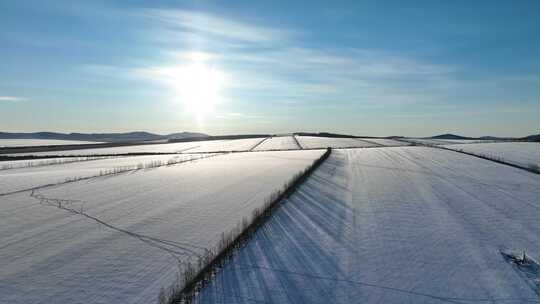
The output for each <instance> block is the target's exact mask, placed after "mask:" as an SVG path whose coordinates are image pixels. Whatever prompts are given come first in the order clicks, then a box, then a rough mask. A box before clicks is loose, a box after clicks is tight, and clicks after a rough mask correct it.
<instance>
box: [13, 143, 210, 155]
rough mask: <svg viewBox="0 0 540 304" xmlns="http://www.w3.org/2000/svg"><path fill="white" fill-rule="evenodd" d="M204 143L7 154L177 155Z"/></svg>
mask: <svg viewBox="0 0 540 304" xmlns="http://www.w3.org/2000/svg"><path fill="white" fill-rule="evenodd" d="M204 143H205V141H190V142H178V143H166V144H146V145H134V146H120V147H110V148H91V149H76V150H62V151H47V152H23V153H13V154H8V155H11V156H21V155H35V156H51V155H53V156H54V155H62V156H91V155H114V154H128V153H179V152H183V151H187V150H190V149H193V148H197V147H200V146H202V145H204Z"/></svg>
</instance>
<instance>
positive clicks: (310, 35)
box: [0, 0, 540, 136]
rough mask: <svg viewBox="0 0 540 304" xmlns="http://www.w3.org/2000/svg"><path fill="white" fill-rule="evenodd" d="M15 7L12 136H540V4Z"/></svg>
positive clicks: (4, 6) (0, 94) (5, 38)
mask: <svg viewBox="0 0 540 304" xmlns="http://www.w3.org/2000/svg"><path fill="white" fill-rule="evenodd" d="M290 2H291V1H0V45H2V47H1V48H0V58H2V60H0V71H1V73H0V131H27V132H30V131H43V130H47V131H63V132H111V131H117V132H123V131H133V130H147V131H151V132H157V133H169V132H177V131H201V132H207V133H210V134H232V133H253V132H264V133H268V132H270V133H281V132H291V131H332V132H341V133H350V134H359V135H380V136H385V135H406V136H427V135H433V134H438V133H446V132H452V133H459V134H464V135H470V136H479V135H486V134H490V135H499V136H523V135H528V134H533V133H540V89H539V88H540V56H539V55H538V54H540V22H538V20H540V2H539V1H436V0H432V1H407V2H406V1H309V2H308V1H306V2H300V1H296V2H294V3H290Z"/></svg>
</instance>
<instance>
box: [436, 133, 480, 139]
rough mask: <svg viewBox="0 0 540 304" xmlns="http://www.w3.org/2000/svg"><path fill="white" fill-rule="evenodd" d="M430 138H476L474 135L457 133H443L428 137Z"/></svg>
mask: <svg viewBox="0 0 540 304" xmlns="http://www.w3.org/2000/svg"><path fill="white" fill-rule="evenodd" d="M427 138H429V139H474V138H472V137H465V136H461V135H455V134H441V135H435V136H431V137H427Z"/></svg>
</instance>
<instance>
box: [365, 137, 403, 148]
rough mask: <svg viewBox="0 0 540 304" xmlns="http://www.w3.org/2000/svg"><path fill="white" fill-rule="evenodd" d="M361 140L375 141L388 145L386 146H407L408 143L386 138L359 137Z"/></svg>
mask: <svg viewBox="0 0 540 304" xmlns="http://www.w3.org/2000/svg"><path fill="white" fill-rule="evenodd" d="M359 139H361V140H363V141H367V142H372V143H376V144H379V145H382V146H388V147H396V146H408V145H410V144H409V143H406V142H402V141H398V140H393V139H387V138H359Z"/></svg>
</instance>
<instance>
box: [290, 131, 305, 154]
mask: <svg viewBox="0 0 540 304" xmlns="http://www.w3.org/2000/svg"><path fill="white" fill-rule="evenodd" d="M291 136H292V138H293V140H294V142H295V143H296V145H297V146H298V148H299V149H300V150H304V147H303V146H302V145H301V144H300V142H299V141H298V138H296V135H294V134H293V135H291Z"/></svg>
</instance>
